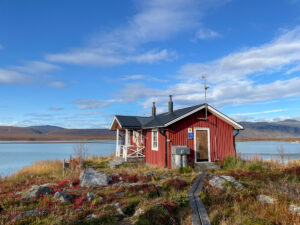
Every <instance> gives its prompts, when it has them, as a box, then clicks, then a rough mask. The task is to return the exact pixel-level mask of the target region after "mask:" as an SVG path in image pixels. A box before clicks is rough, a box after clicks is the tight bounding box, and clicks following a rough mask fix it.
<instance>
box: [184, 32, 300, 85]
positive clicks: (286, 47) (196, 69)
mask: <svg viewBox="0 0 300 225" xmlns="http://www.w3.org/2000/svg"><path fill="white" fill-rule="evenodd" d="M299 62H300V27H296V28H295V29H293V30H291V31H288V32H286V33H284V34H282V35H281V36H279V37H278V38H275V39H274V40H273V41H272V42H270V43H268V44H265V45H261V46H258V47H253V48H249V49H245V50H242V51H239V52H235V53H232V54H229V55H227V56H225V57H223V58H221V59H217V60H214V61H211V62H207V63H190V64H187V65H185V66H183V67H182V68H181V70H180V74H181V76H192V77H193V78H200V77H201V76H202V74H207V77H208V79H209V80H210V81H214V82H220V81H225V80H230V79H231V80H232V79H235V80H236V79H241V78H245V77H247V76H249V75H251V74H254V73H265V74H266V73H272V72H275V71H281V70H282V69H284V68H285V67H286V66H292V65H293V64H295V63H299Z"/></svg>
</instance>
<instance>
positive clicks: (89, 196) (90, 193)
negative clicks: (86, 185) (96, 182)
mask: <svg viewBox="0 0 300 225" xmlns="http://www.w3.org/2000/svg"><path fill="white" fill-rule="evenodd" d="M96 197H97V196H96V195H95V194H94V193H93V192H91V191H89V192H88V193H87V194H86V198H87V200H88V201H89V202H92V201H93V200H94V199H95V198H96Z"/></svg>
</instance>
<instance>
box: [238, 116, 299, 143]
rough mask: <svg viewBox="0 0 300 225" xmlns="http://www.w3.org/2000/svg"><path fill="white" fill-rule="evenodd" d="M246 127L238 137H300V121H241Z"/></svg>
mask: <svg viewBox="0 0 300 225" xmlns="http://www.w3.org/2000/svg"><path fill="white" fill-rule="evenodd" d="M239 123H240V124H242V125H243V126H244V128H245V130H242V131H240V134H239V135H238V136H237V137H238V138H260V139H263V138H300V121H297V120H284V121H279V122H239Z"/></svg>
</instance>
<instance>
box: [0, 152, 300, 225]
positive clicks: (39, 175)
mask: <svg viewBox="0 0 300 225" xmlns="http://www.w3.org/2000/svg"><path fill="white" fill-rule="evenodd" d="M110 159H111V157H98V158H90V159H88V160H87V161H86V162H85V164H84V167H86V168H91V167H92V168H94V169H95V170H97V171H99V172H102V173H106V174H108V175H109V176H110V177H111V182H110V184H109V185H108V186H106V187H97V188H90V189H89V188H86V187H81V186H80V185H79V174H80V173H81V171H82V170H83V169H84V167H80V166H79V165H80V163H79V159H78V161H76V162H74V165H73V167H72V168H71V169H70V170H68V171H66V174H65V177H62V171H61V168H62V164H61V162H60V161H44V162H38V163H35V164H33V165H31V166H29V167H27V168H24V169H23V170H21V171H19V172H18V173H17V174H14V175H12V176H10V177H7V178H2V179H1V181H0V182H1V183H0V224H124V225H125V224H126V225H127V224H138V225H146V224H149V225H150V224H191V210H190V207H189V200H188V195H187V193H188V190H189V189H190V187H191V185H192V183H193V181H194V180H195V179H196V177H197V176H198V173H199V171H197V170H196V169H193V168H190V167H187V168H184V169H182V170H170V169H164V168H159V167H147V166H145V165H144V164H125V165H122V166H120V167H119V168H113V169H112V168H109V167H108V165H107V162H108V161H109V160H110ZM299 170H300V163H296V164H294V165H282V164H279V163H265V162H261V161H255V160H254V161H252V162H244V161H242V160H240V159H234V158H233V159H232V158H231V159H227V160H225V162H222V169H221V170H219V171H209V172H208V173H209V174H214V175H230V176H233V177H234V178H235V179H236V180H237V181H239V182H240V183H242V184H243V186H244V187H245V188H244V189H242V190H238V189H236V187H234V186H233V185H231V184H230V183H226V185H227V186H228V188H227V190H226V191H220V190H219V189H217V188H213V187H211V186H210V185H209V183H208V182H209V178H208V177H207V178H206V180H205V183H204V188H203V191H202V192H201V193H200V197H201V198H202V200H203V202H204V205H205V207H206V209H207V211H208V215H209V218H210V220H211V222H212V224H234V225H236V224H299V223H300V220H299V218H300V217H299V216H298V217H297V216H295V215H292V214H290V213H289V212H288V206H289V204H296V205H299V204H300V199H299V192H300V171H299ZM119 182H124V183H125V184H123V185H116V184H117V183H119ZM46 183H48V186H49V187H50V188H51V193H50V194H46V195H40V196H37V197H35V198H29V199H22V196H23V194H24V193H26V191H27V190H28V189H30V188H31V187H32V186H33V185H42V184H46ZM119 184H121V183H119ZM129 184H133V185H132V186H130V185H129ZM58 191H63V192H65V193H67V194H69V195H70V196H71V203H62V202H57V201H56V200H55V199H54V198H53V196H54V193H55V192H58ZM88 192H92V193H93V194H94V195H95V198H94V199H93V200H92V201H89V200H88V199H87V197H86V196H87V193H88ZM258 194H265V195H269V196H272V197H274V198H276V199H278V201H277V202H276V203H275V204H274V205H263V204H261V203H259V202H258V201H257V200H256V195H258ZM29 210H35V211H29ZM28 211H29V212H33V213H36V214H33V215H31V216H30V215H29V216H28V215H26V214H25V213H24V212H28Z"/></svg>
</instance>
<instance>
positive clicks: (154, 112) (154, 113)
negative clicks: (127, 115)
mask: <svg viewBox="0 0 300 225" xmlns="http://www.w3.org/2000/svg"><path fill="white" fill-rule="evenodd" d="M155 116H156V107H155V102H153V106H152V117H155Z"/></svg>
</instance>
